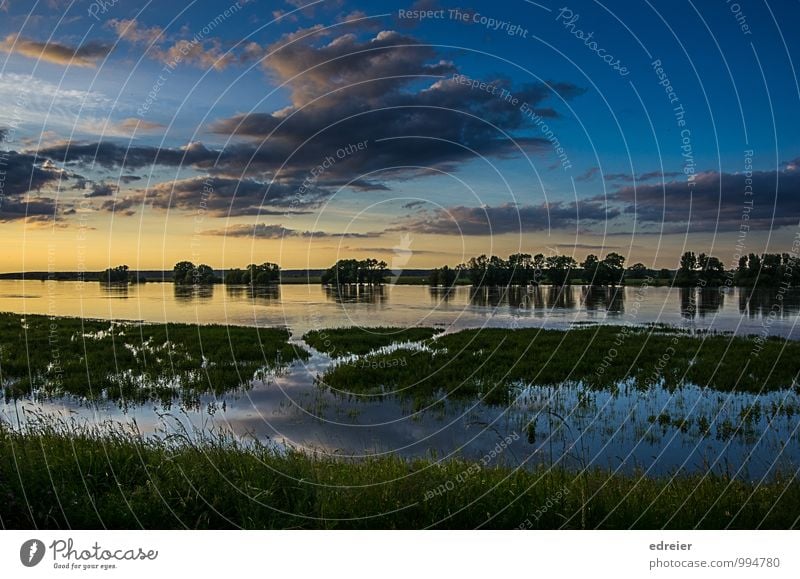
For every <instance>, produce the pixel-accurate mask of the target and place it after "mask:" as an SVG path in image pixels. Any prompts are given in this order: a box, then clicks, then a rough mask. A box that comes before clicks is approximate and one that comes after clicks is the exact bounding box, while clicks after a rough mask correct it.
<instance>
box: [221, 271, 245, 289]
mask: <svg viewBox="0 0 800 579" xmlns="http://www.w3.org/2000/svg"><path fill="white" fill-rule="evenodd" d="M243 276H244V271H243V270H241V269H239V268H236V269H229V270H228V271H227V272H226V273H225V283H226V284H227V285H238V284H242V283H244V282H243V281H242V277H243Z"/></svg>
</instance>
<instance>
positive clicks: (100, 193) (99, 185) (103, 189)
mask: <svg viewBox="0 0 800 579" xmlns="http://www.w3.org/2000/svg"><path fill="white" fill-rule="evenodd" d="M117 190H118V188H117V186H116V185H111V184H109V183H106V182H105V181H100V182H95V183H92V190H91V191H89V192H88V193H87V194H86V195H85V197H111V196H112V195H114V193H116V192H117Z"/></svg>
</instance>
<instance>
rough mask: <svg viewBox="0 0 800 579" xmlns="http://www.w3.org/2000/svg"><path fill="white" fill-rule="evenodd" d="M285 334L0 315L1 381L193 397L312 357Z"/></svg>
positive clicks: (97, 394)
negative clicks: (290, 342)
mask: <svg viewBox="0 0 800 579" xmlns="http://www.w3.org/2000/svg"><path fill="white" fill-rule="evenodd" d="M288 339H289V332H288V330H286V329H283V328H266V329H264V328H252V327H241V326H222V325H190V324H172V323H170V324H149V323H139V322H109V321H102V320H89V319H80V318H61V317H59V318H50V317H47V316H37V315H25V316H23V315H19V314H10V313H0V383H2V384H3V391H4V393H5V396H6V398H7V399H10V398H16V397H18V396H28V395H31V394H32V393H33V394H36V395H38V396H46V397H52V396H61V395H73V396H80V397H85V398H87V399H98V398H110V399H113V400H125V401H131V402H144V401H148V400H160V401H163V402H165V403H168V402H170V401H171V400H172V399H173V398H175V397H180V398H182V399H183V400H184V401H185V402H191V401H192V400H194V399H195V398H196V397H197V396H199V395H200V394H202V393H206V392H214V393H217V394H219V393H223V392H226V391H228V390H231V389H235V388H239V387H242V386H248V385H249V384H250V382H251V380H253V378H255V377H257V376H258V375H259V373H262V372H263V371H264V370H266V369H275V368H279V367H281V366H283V365H285V364H288V363H289V362H291V361H293V360H296V359H298V358H306V357H308V353H307V352H306V351H305V350H302V349H301V348H297V347H295V346H293V345H291V344H289V343H288Z"/></svg>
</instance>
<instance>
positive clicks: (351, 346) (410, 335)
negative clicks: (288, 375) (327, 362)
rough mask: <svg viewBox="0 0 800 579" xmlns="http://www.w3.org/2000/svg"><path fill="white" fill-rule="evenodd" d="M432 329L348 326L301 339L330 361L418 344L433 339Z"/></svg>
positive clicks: (311, 332) (318, 332)
mask: <svg viewBox="0 0 800 579" xmlns="http://www.w3.org/2000/svg"><path fill="white" fill-rule="evenodd" d="M437 332H441V330H437V329H434V328H398V327H376V328H368V327H351V328H331V329H324V330H311V331H310V332H307V333H306V334H305V335H303V340H305V342H306V343H307V344H308V345H309V346H311V347H312V348H315V349H316V350H319V351H320V352H325V353H326V354H328V355H329V356H331V357H333V358H339V357H342V356H348V355H359V356H361V355H364V354H368V353H369V352H372V351H373V350H377V349H379V348H384V347H386V346H391V345H392V344H402V343H405V342H420V341H422V340H427V339H429V338H431V337H432V336H434V335H435V334H436V333H437Z"/></svg>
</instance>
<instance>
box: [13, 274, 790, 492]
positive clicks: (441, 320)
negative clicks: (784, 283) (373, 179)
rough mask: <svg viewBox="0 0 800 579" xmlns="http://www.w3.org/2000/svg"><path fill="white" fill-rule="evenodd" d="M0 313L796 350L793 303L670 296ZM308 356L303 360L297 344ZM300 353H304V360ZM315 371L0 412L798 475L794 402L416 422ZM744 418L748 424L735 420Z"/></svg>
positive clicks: (240, 296)
mask: <svg viewBox="0 0 800 579" xmlns="http://www.w3.org/2000/svg"><path fill="white" fill-rule="evenodd" d="M0 311H12V312H18V313H26V312H27V313H38V314H49V315H67V316H83V317H89V318H106V319H132V320H137V319H141V320H146V321H151V322H164V321H177V322H190V323H195V322H199V323H228V324H245V325H258V326H275V325H285V326H287V327H289V329H290V330H291V331H292V333H293V339H294V340H297V341H300V336H302V334H303V333H304V332H306V331H307V330H309V329H316V328H325V327H334V326H350V325H362V326H376V325H400V326H407V325H432V326H440V327H444V328H446V329H448V330H456V329H461V328H467V327H482V326H494V327H496V326H500V327H510V328H511V327H523V326H543V327H556V328H566V327H569V326H570V325H571V324H574V323H612V324H621V323H634V324H646V323H654V322H655V323H664V324H670V325H673V326H677V327H682V328H687V329H710V330H715V331H726V332H734V333H737V334H739V335H747V334H760V333H764V332H766V333H768V334H770V335H779V336H785V337H789V338H792V339H797V338H800V335H798V333H797V330H796V326H797V322H798V315H800V293H798V292H797V291H791V292H787V293H785V294H783V295H777V294H776V293H774V292H769V291H763V292H757V293H756V294H754V295H753V296H752V297H749V296H748V294H747V292H745V291H742V290H738V289H733V290H726V291H704V292H699V291H691V290H680V289H669V288H647V289H642V288H635V287H628V288H621V289H619V290H616V291H612V290H602V289H601V290H596V289H595V290H593V289H589V288H582V287H572V288H567V289H566V290H565V291H563V292H558V291H556V290H554V289H553V288H541V289H537V290H535V291H530V292H529V291H525V290H522V291H514V292H508V293H498V292H492V291H479V292H473V291H472V290H471V289H470V288H466V287H462V288H457V289H456V290H454V291H452V292H449V293H447V292H443V291H431V290H430V289H429V288H426V287H421V286H388V287H385V288H382V289H372V290H370V289H366V288H361V289H358V288H349V289H347V290H343V291H339V292H335V291H331V290H329V289H326V288H323V287H321V286H319V285H287V286H282V287H280V288H274V289H272V290H265V291H257V292H255V293H254V292H252V291H249V290H248V289H247V288H227V287H223V286H217V287H214V288H206V289H199V290H197V289H193V288H188V289H181V288H177V289H176V288H175V287H174V286H173V285H171V284H156V283H151V284H146V285H143V286H134V287H129V288H114V287H111V288H109V287H103V286H100V284H96V283H85V284H81V283H77V282H75V283H73V282H21V281H0ZM303 345H304V346H305V344H303ZM309 350H311V349H310V348H309ZM311 351H312V353H313V356H312V358H311V359H310V360H309V361H307V362H305V363H296V364H294V365H293V366H291V367H290V368H289V369H288V370H287V371H285V372H283V373H281V374H274V375H271V376H270V377H269V379H268V380H266V381H264V382H255V383H253V385H252V388H250V389H248V390H243V391H239V392H233V393H230V394H227V395H225V396H220V397H215V396H206V397H204V398H202V400H201V402H200V404H198V405H197V406H194V407H190V408H187V407H181V406H180V405H179V404H178V403H177V402H176V404H175V405H174V406H173V407H171V408H163V407H155V406H148V405H144V406H140V407H128V408H125V409H122V408H120V407H119V406H118V405H116V404H114V403H92V404H88V403H86V402H85V401H81V400H74V399H66V398H65V399H61V400H57V401H46V402H41V401H33V400H18V401H17V402H16V403H14V402H11V403H6V404H4V405H2V406H0V414H2V415H3V416H4V418H5V419H6V420H9V421H11V422H16V421H17V420H24V419H25V415H26V414H27V413H29V412H31V411H37V412H39V411H44V412H48V413H58V414H61V415H62V416H73V417H75V418H77V419H78V420H87V421H91V422H100V421H104V420H108V419H114V420H119V421H123V422H130V421H133V420H135V421H136V423H137V425H138V427H139V428H140V429H141V430H142V431H144V432H153V431H167V432H171V431H174V430H175V429H186V430H188V431H190V432H193V431H206V432H207V431H214V430H216V431H230V432H233V433H235V434H237V435H240V436H242V437H245V438H252V437H255V438H257V439H259V440H262V441H273V442H275V443H277V444H279V445H285V446H292V447H297V448H303V449H307V450H313V451H316V452H320V453H329V454H335V455H339V456H364V455H373V454H381V453H399V454H402V455H404V456H426V457H440V458H444V457H448V456H454V455H455V456H465V457H468V458H474V459H481V458H482V457H484V456H485V455H486V453H488V452H491V451H492V449H493V448H495V445H497V443H498V442H500V440H501V439H502V438H503V437H507V436H509V435H510V436H512V437H513V438H515V440H514V442H513V443H512V444H511V445H510V446H509V447H508V448H507V449H505V450H502V451H501V452H500V453H499V456H497V457H496V458H494V459H492V462H493V463H506V464H522V463H525V464H531V463H541V462H544V463H547V464H554V463H559V464H565V465H567V466H570V467H573V468H583V467H585V466H602V467H607V468H611V469H622V470H624V471H629V472H630V471H634V470H641V471H647V472H649V473H652V474H664V473H672V472H676V471H678V470H688V471H705V470H709V469H711V470H715V471H718V472H723V471H724V472H729V473H731V474H736V475H738V476H741V477H745V478H750V479H759V478H761V477H764V476H771V475H773V474H774V473H775V472H776V471H781V472H784V473H787V472H789V473H795V472H796V471H797V468H798V466H800V437H799V436H798V432H797V429H798V426H800V422H799V421H798V419H797V415H796V412H797V411H800V396H798V394H797V393H796V392H794V391H783V392H774V393H771V394H768V395H761V396H755V395H745V394H728V393H719V392H713V391H707V390H705V391H704V390H702V389H699V388H696V387H691V386H690V387H686V388H683V389H681V390H678V391H676V392H673V393H670V392H667V391H665V390H661V389H652V390H650V391H648V392H639V391H637V390H635V389H632V388H631V389H629V388H626V387H625V385H620V390H619V392H616V393H614V394H612V393H610V392H599V393H590V394H587V393H586V392H585V391H584V390H583V389H582V388H581V387H580V385H565V386H562V387H560V388H542V387H536V386H535V385H534V386H522V385H520V388H519V391H518V397H517V398H516V400H515V402H514V403H513V404H512V405H510V406H509V407H500V408H498V407H490V406H486V405H483V404H480V403H477V402H475V403H468V402H463V401H452V400H443V401H440V402H439V403H437V404H432V405H431V406H429V407H425V408H415V407H413V406H412V405H411V403H406V402H401V401H399V400H396V399H392V398H388V399H383V400H381V401H376V400H375V399H374V398H370V399H367V398H359V397H349V398H343V397H342V396H340V395H337V394H335V393H331V392H329V391H328V390H327V389H325V388H322V387H320V386H319V385H317V384H315V382H314V379H315V378H316V377H317V376H318V375H319V374H321V373H322V372H323V371H324V370H325V369H326V368H327V367H328V366H329V365H330V364H331V363H332V361H331V360H330V359H329V358H328V357H327V356H325V355H324V354H322V353H320V352H316V351H313V350H311ZM743 416H748V418H747V419H746V420H743V418H742V417H743Z"/></svg>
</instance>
